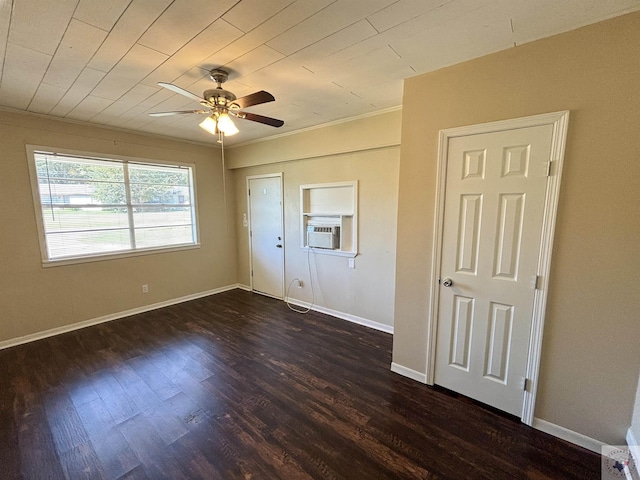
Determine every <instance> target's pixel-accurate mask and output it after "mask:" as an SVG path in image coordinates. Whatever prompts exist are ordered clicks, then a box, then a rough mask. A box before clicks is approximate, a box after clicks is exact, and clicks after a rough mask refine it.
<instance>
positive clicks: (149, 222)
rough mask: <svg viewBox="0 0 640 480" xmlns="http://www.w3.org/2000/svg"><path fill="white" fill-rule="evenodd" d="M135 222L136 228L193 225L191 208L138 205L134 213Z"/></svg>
mask: <svg viewBox="0 0 640 480" xmlns="http://www.w3.org/2000/svg"><path fill="white" fill-rule="evenodd" d="M133 224H134V225H135V227H136V228H141V227H161V226H175V225H191V208H190V207H166V208H156V207H148V206H137V207H136V208H135V211H134V213H133Z"/></svg>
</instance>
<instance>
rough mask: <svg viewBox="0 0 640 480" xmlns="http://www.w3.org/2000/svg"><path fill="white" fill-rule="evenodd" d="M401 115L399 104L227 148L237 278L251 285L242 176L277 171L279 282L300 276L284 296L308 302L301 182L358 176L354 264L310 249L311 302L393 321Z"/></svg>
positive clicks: (308, 286)
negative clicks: (280, 190)
mask: <svg viewBox="0 0 640 480" xmlns="http://www.w3.org/2000/svg"><path fill="white" fill-rule="evenodd" d="M400 120H401V113H400V111H394V112H389V113H386V114H381V115H377V116H374V117H367V118H364V119H360V120H356V121H352V122H347V123H342V124H337V125H332V126H327V127H324V128H320V129H314V130H310V131H307V132H302V133H298V134H296V135H289V136H283V137H280V138H276V139H273V140H268V141H264V142H258V143H253V144H250V145H247V146H244V147H237V148H233V149H230V150H229V151H228V154H227V158H228V159H229V165H231V166H232V167H238V166H240V167H242V168H238V169H236V170H233V173H234V179H235V180H234V182H235V191H236V199H235V201H236V205H237V208H236V219H235V223H236V228H237V230H238V232H239V235H238V276H239V279H240V283H242V284H245V285H249V284H250V278H249V242H248V233H247V228H244V227H243V226H242V215H243V213H246V212H247V197H246V177H247V176H249V175H259V174H267V173H278V172H282V173H283V181H284V203H285V205H284V221H285V286H288V285H289V283H290V281H291V279H293V278H296V277H298V278H300V279H301V280H302V281H303V282H304V287H303V288H302V289H298V288H292V289H291V291H290V296H291V297H293V298H294V299H297V300H300V301H303V302H307V303H308V302H311V300H312V295H311V289H310V286H311V283H310V281H309V274H308V267H307V253H306V251H304V250H303V249H301V248H300V185H303V184H313V183H329V182H340V181H351V180H357V181H358V193H359V212H358V215H359V232H358V240H359V242H358V243H359V253H358V256H357V257H356V259H355V269H350V268H348V260H347V258H344V257H335V256H329V255H321V254H314V255H313V256H312V258H311V267H312V275H313V281H314V286H315V296H316V304H317V305H318V306H320V307H324V308H326V309H330V310H334V311H336V312H339V313H342V314H347V315H354V316H356V317H360V318H363V319H366V320H370V321H373V322H376V323H379V324H382V325H386V326H389V327H391V326H393V299H394V290H395V289H394V284H395V275H394V272H395V242H396V209H397V196H398V165H399V158H400V148H399V145H398V143H399V139H400ZM374 132H381V133H380V134H379V135H374ZM248 165H255V166H248Z"/></svg>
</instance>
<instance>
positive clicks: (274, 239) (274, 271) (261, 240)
mask: <svg viewBox="0 0 640 480" xmlns="http://www.w3.org/2000/svg"><path fill="white" fill-rule="evenodd" d="M248 194H249V218H250V221H251V224H250V226H249V239H250V249H251V288H252V290H254V291H256V292H259V293H263V294H266V295H269V296H272V297H276V298H283V291H284V286H283V283H284V241H283V233H282V177H281V176H277V177H274V176H272V177H261V178H250V179H249V180H248Z"/></svg>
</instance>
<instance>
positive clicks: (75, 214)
mask: <svg viewBox="0 0 640 480" xmlns="http://www.w3.org/2000/svg"><path fill="white" fill-rule="evenodd" d="M42 217H43V220H44V225H45V231H46V232H51V233H54V232H63V231H78V230H99V229H108V230H112V229H115V228H125V229H127V228H129V217H128V215H127V210H126V207H123V208H120V209H119V210H118V209H108V210H103V209H102V207H84V208H46V207H45V208H43V210H42Z"/></svg>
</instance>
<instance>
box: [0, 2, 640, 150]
mask: <svg viewBox="0 0 640 480" xmlns="http://www.w3.org/2000/svg"><path fill="white" fill-rule="evenodd" d="M634 10H640V0H173V1H172V0H0V106H3V107H8V108H12V109H18V110H24V111H29V112H36V113H41V114H48V115H53V116H56V117H65V118H69V119H74V120H79V121H86V122H91V123H95V124H102V125H109V126H112V127H118V128H125V129H132V130H138V131H143V132H149V133H154V134H161V135H167V136H172V137H178V138H183V139H188V140H193V141H199V142H210V143H212V144H214V143H215V138H214V137H213V136H212V135H210V134H208V133H206V132H205V131H203V130H202V129H200V128H198V123H199V122H200V121H201V120H202V119H203V116H200V115H182V116H172V117H153V118H152V117H149V116H148V113H149V112H154V111H167V110H182V109H187V110H192V109H198V108H200V106H199V105H198V104H197V103H196V102H194V101H191V100H189V99H187V98H185V97H183V96H180V95H176V94H174V93H172V92H170V91H168V90H166V89H163V88H160V87H158V86H157V85H156V83H157V82H159V81H162V82H171V83H174V84H176V85H178V86H180V87H182V88H185V89H187V90H189V91H191V92H193V93H195V94H197V95H202V92H203V91H204V90H205V89H208V88H213V87H215V84H214V83H213V82H212V81H211V80H210V79H209V77H208V72H209V70H210V69H212V68H214V67H220V66H224V67H225V68H228V69H229V70H230V72H231V75H230V78H229V81H228V82H227V83H225V85H224V87H225V88H226V89H227V90H231V91H232V92H234V93H235V94H236V95H237V96H238V97H241V96H244V95H247V94H250V93H253V92H255V91H257V90H267V91H269V92H271V93H272V94H273V95H274V96H275V97H276V101H275V102H272V103H267V104H263V105H259V106H255V107H251V108H248V109H247V111H251V112H255V113H259V114H262V115H267V116H270V117H276V118H280V119H282V120H284V121H285V125H284V126H283V127H281V128H279V129H275V128H273V127H269V126H265V125H261V124H257V123H254V122H250V121H247V120H236V125H237V126H238V128H239V129H240V133H239V134H237V135H235V136H233V137H229V138H228V140H227V141H226V142H225V143H227V144H233V143H236V144H237V143H241V142H245V141H248V140H252V139H257V138H263V137H268V136H272V135H277V134H280V133H284V132H290V131H294V130H299V129H301V128H306V127H311V126H315V125H319V124H324V123H328V122H331V121H335V120H339V119H344V118H349V117H354V116H358V115H362V114H367V113H370V112H375V111H379V110H383V109H386V108H390V107H396V106H399V105H400V104H401V103H402V82H403V79H405V78H407V77H411V76H414V75H416V74H419V73H423V72H428V71H432V70H435V69H438V68H441V67H444V66H446V65H452V64H455V63H458V62H461V61H464V60H468V59H471V58H475V57H479V56H482V55H485V54H487V53H491V52H495V51H498V50H503V49H507V48H513V47H516V46H517V45H520V44H522V43H525V42H529V41H532V40H535V39H538V38H542V37H546V36H549V35H553V34H555V33H559V32H563V31H567V30H571V29H574V28H577V27H580V26H583V25H587V24H590V23H594V22H597V21H600V20H603V19H606V18H611V17H615V16H618V15H622V14H624V13H627V12H631V11H634Z"/></svg>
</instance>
